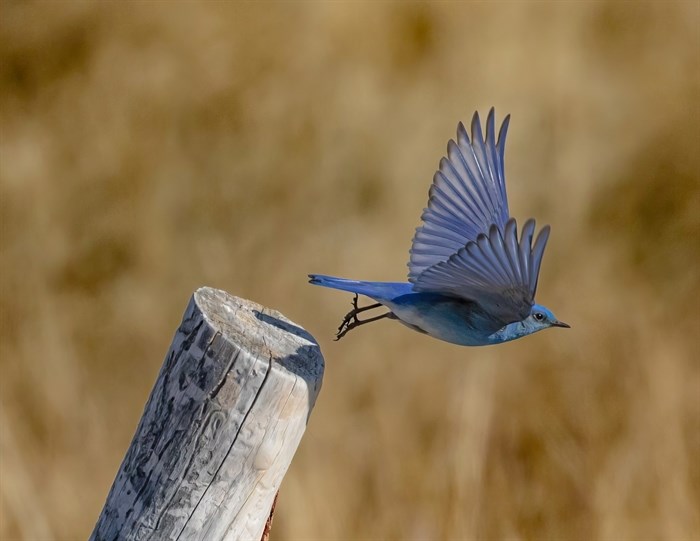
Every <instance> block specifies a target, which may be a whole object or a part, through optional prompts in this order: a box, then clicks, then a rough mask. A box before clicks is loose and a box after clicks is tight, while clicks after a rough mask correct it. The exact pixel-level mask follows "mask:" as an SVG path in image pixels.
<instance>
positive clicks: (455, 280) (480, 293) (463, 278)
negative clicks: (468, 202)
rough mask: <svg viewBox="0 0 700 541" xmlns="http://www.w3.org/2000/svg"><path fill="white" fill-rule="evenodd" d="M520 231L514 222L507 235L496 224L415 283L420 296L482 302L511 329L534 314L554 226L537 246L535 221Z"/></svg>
mask: <svg viewBox="0 0 700 541" xmlns="http://www.w3.org/2000/svg"><path fill="white" fill-rule="evenodd" d="M517 229H518V226H517V224H516V223H515V219H513V218H511V219H509V220H508V221H507V222H506V224H505V228H504V230H503V232H501V230H500V229H499V228H498V226H497V225H495V224H494V225H492V226H491V227H490V228H489V230H488V234H483V233H482V234H480V235H479V236H478V237H477V239H476V240H475V241H471V242H469V243H467V244H466V246H463V247H462V248H461V249H459V250H458V251H457V252H456V253H455V254H453V255H452V256H451V257H450V258H449V259H447V260H446V261H443V262H440V263H438V264H436V265H433V266H432V267H430V268H429V269H427V270H425V271H424V272H423V273H421V275H420V276H419V277H418V279H417V280H415V281H414V286H413V289H414V291H430V292H435V293H443V294H446V295H452V296H455V297H459V298H464V299H469V300H473V301H476V302H477V303H479V304H480V305H481V306H482V308H484V309H485V310H486V311H487V312H488V313H489V314H490V315H492V316H493V317H495V318H497V319H498V320H499V321H501V322H502V323H503V325H506V324H508V323H512V322H514V321H520V320H522V319H524V318H526V317H527V316H528V315H529V314H530V309H531V307H532V305H533V303H534V299H535V291H536V289H537V277H538V275H539V272H540V264H541V263H542V255H543V254H544V247H545V245H546V244H547V239H548V238H549V226H545V227H543V228H542V229H541V231H540V233H539V234H538V235H537V239H536V240H535V243H534V245H533V244H532V238H533V234H534V232H535V221H534V220H528V221H527V222H525V225H524V226H523V230H522V234H521V237H520V241H519V242H518V231H517Z"/></svg>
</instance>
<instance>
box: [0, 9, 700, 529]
mask: <svg viewBox="0 0 700 541" xmlns="http://www.w3.org/2000/svg"><path fill="white" fill-rule="evenodd" d="M699 6H700V4H699V3H698V2H696V1H692V2H645V3H631V2H624V3H623V2H613V1H599V2H590V3H586V2H575V3H573V2H572V3H565V2H561V3H547V2H536V3H526V2H499V3H461V4H456V3H440V4H417V3H408V4H391V3H321V2H306V3H299V4H291V3H274V4H272V3H264V4H256V3H245V4H229V3H208V4H195V3H177V4H166V3H161V2H141V3H129V4H120V3H116V2H114V3H92V2H77V1H76V2H49V3H37V2H14V1H10V0H5V1H3V2H2V4H1V5H0V9H1V10H2V13H1V17H0V40H1V44H2V48H1V52H0V85H1V86H0V92H1V99H2V102H1V109H0V123H1V124H0V125H1V130H2V131H1V139H0V152H1V164H0V173H1V174H0V180H1V183H0V211H1V218H2V231H1V233H2V235H1V244H0V265H1V267H0V269H1V278H0V286H1V293H0V314H1V318H2V319H1V322H0V323H1V324H0V340H1V342H0V354H1V355H0V369H1V376H0V377H1V380H0V385H1V389H0V390H1V393H0V407H1V409H0V452H1V455H0V459H1V461H0V476H1V477H0V483H1V485H0V495H1V497H2V499H1V501H0V538H2V539H3V540H5V539H7V540H11V539H26V540H50V539H58V540H74V539H85V538H86V537H87V535H88V534H89V532H90V531H91V528H92V526H93V525H94V521H95V520H96V518H97V516H98V513H99V511H100V509H101V507H102V504H103V502H104V498H105V497H106V494H107V491H108V489H109V487H110V485H111V482H112V480H113V477H114V474H115V472H116V470H117V468H118V466H119V463H120V461H121V459H122V457H123V454H124V452H125V450H126V448H127V446H128V444H129V442H130V439H131V436H132V434H133V431H134V428H135V426H136V424H137V422H138V419H139V417H140V414H141V411H142V408H143V405H144V403H145V400H146V398H147V396H148V393H149V391H150V389H151V386H152V383H153V381H154V379H155V376H156V374H157V371H158V369H159V367H160V365H161V362H162V357H163V355H164V354H165V352H166V349H167V347H168V345H169V343H170V339H171V337H172V334H173V333H174V331H175V329H176V327H177V325H178V323H179V320H180V317H181V315H182V312H183V310H184V308H185V307H186V305H187V301H188V298H189V296H190V295H191V293H192V292H193V290H194V289H195V288H197V287H198V286H201V285H211V286H216V287H219V288H223V289H226V290H228V291H230V292H232V293H234V294H236V295H240V296H243V297H248V298H251V299H254V300H256V301H258V302H261V303H263V304H266V305H269V306H271V307H274V308H276V309H279V310H281V311H282V312H283V313H285V314H286V315H287V316H289V317H290V318H292V319H293V320H295V321H296V322H298V323H300V324H301V325H303V326H305V327H306V328H307V329H308V330H310V331H311V332H312V333H314V334H315V335H316V337H317V338H318V339H319V341H320V344H321V346H322V349H323V351H324V353H325V356H326V360H327V371H326V376H325V382H324V388H323V390H322V392H321V396H320V399H319V401H318V403H317V406H316V409H315V411H314V414H313V416H312V418H311V422H310V425H309V429H308V431H307V435H306V437H305V439H304V441H303V442H302V446H301V448H300V451H299V452H298V454H297V457H296V458H295V462H294V463H293V465H292V467H291V469H290V471H289V474H288V475H287V477H286V479H285V483H284V485H283V488H282V492H281V495H280V501H279V505H278V507H277V514H276V517H275V524H274V527H273V536H274V537H275V539H277V540H282V539H290V540H291V539H317V540H326V539H329V540H330V539H336V540H341V539H407V540H423V539H465V540H466V539H469V540H471V539H484V540H493V539H553V540H568V539H572V540H573V539H581V540H587V539H599V540H611V541H616V540H630V541H636V540H656V539H664V540H671V541H682V540H691V539H699V538H700V533H699V532H700V511H699V510H700V464H699V458H698V457H700V361H699V358H700V344H699V340H700V338H699V334H700V309H699V304H698V303H699V301H700V239H699V236H700V178H699V176H700V174H699V169H700V158H699V150H698V149H699V148H700V132H699V130H700V128H699V126H700V117H699V116H700V115H699V114H698V107H699V104H700V100H699V97H700V94H699V90H700V63H699V54H698V51H699V50H700V9H699ZM491 105H495V106H496V110H497V114H498V118H499V119H500V118H502V116H503V115H504V114H505V113H507V112H510V113H512V114H513V121H512V123H511V130H510V134H509V145H508V151H507V158H506V159H507V176H508V182H509V193H510V202H511V212H512V213H513V214H514V215H515V216H516V217H518V218H519V219H520V220H523V219H525V218H527V217H529V216H535V217H537V218H538V219H539V221H540V223H550V224H551V225H552V226H553V227H552V229H553V235H552V238H551V240H550V245H549V247H548V253H547V255H546V256H545V261H544V266H543V274H542V279H541V281H540V290H539V292H538V300H539V301H540V302H542V303H544V304H547V305H548V306H550V307H551V308H552V309H553V310H554V311H555V313H556V314H557V315H558V316H560V317H561V318H562V319H564V320H565V321H567V322H570V323H571V324H572V325H573V329H572V330H571V331H567V332H564V331H557V330H552V331H548V332H544V333H540V334H538V335H536V336H533V337H530V338H527V339H525V340H521V341H517V342H515V343H511V344H507V345H503V346H499V347H494V348H476V349H473V348H472V349H470V348H459V347H456V346H451V345H449V344H443V343H440V342H437V341H434V340H431V339H428V338H426V337H424V336H421V335H419V334H417V333H412V332H410V331H408V330H407V329H405V328H403V327H402V326H400V325H397V324H396V323H392V322H380V323H377V324H375V325H372V326H368V327H365V328H363V329H361V330H359V331H356V332H353V333H351V334H350V335H349V336H348V337H347V338H346V339H344V340H343V341H341V342H339V343H333V342H332V341H331V339H332V336H333V332H334V330H335V327H336V325H337V324H338V323H339V321H340V318H341V317H342V315H343V314H345V312H346V310H347V309H348V307H349V300H350V298H349V295H344V294H341V293H335V292H331V291H326V290H321V289H318V288H313V287H311V286H308V285H307V284H306V280H305V276H306V273H307V272H323V273H328V274H336V275H340V276H350V277H356V278H365V279H378V280H382V279H383V280H400V279H402V278H403V277H404V276H405V270H406V269H405V267H404V264H405V261H406V259H407V251H408V248H409V244H410V239H411V236H412V232H413V228H414V227H416V226H417V225H418V217H419V215H420V211H421V209H422V207H423V206H424V204H425V201H426V194H427V189H428V185H429V182H430V179H431V178H432V173H433V171H434V170H435V168H436V167H437V163H438V160H439V158H440V156H441V155H443V153H444V150H445V145H446V142H447V139H448V138H449V137H452V136H453V134H454V129H455V126H456V123H457V121H458V120H465V121H466V120H469V118H470V117H471V114H472V112H473V111H474V110H475V109H478V110H480V111H481V112H482V114H485V113H486V111H487V109H488V107H490V106H491Z"/></svg>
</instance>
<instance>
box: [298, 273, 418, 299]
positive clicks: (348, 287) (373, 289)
mask: <svg viewBox="0 0 700 541" xmlns="http://www.w3.org/2000/svg"><path fill="white" fill-rule="evenodd" d="M309 283H310V284H314V285H316V286H323V287H330V288H332V289H340V290H341V291H349V292H350V293H359V294H360V295H365V296H366V297H370V298H372V299H375V300H377V301H379V302H381V301H383V300H384V301H388V300H392V299H395V298H396V297H400V296H401V295H405V294H407V293H411V291H412V285H411V284H409V283H402V282H363V281H360V280H346V279H345V278H336V277H335V276H324V275H323V274H309Z"/></svg>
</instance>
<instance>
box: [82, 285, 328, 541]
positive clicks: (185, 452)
mask: <svg viewBox="0 0 700 541" xmlns="http://www.w3.org/2000/svg"><path fill="white" fill-rule="evenodd" d="M323 368H324V362H323V356H322V355H321V351H320V349H319V347H318V344H317V343H316V341H315V340H314V338H313V337H312V336H311V335H310V334H309V333H307V332H306V331H305V330H304V329H302V328H301V327H298V326H297V325H295V324H294V323H292V322H291V321H289V320H287V319H286V318H285V317H284V316H282V315H281V314H279V313H277V312H274V311H272V310H269V309H267V308H263V307H262V306H259V305H257V304H255V303H252V302H250V301H246V300H243V299H239V298H236V297H233V296H231V295H229V294H227V293H225V292H223V291H219V290H216V289H211V288H202V289H199V290H197V291H196V292H195V294H194V295H193V297H192V299H191V301H190V304H189V306H188V307H187V311H186V312H185V315H184V317H183V320H182V323H181V324H180V328H179V329H178V331H177V333H176V334H175V338H174V339H173V342H172V345H171V346H170V351H168V354H167V355H166V357H165V362H164V363H163V367H162V368H161V371H160V374H159V376H158V380H157V381H156V383H155V386H154V387H153V390H152V391H151V396H150V397H149V399H148V402H147V404H146V408H145V410H144V412H143V417H142V418H141V422H140V423H139V426H138V428H137V430H136V434H135V435H134V439H133V441H132V442H131V447H129V450H128V452H127V453H126V457H125V458H124V461H123V462H122V465H121V467H120V469H119V472H118V473H117V477H116V479H115V480H114V484H113V485H112V488H111V490H110V492H109V496H108V497H107V502H106V503H105V506H104V509H103V510H102V514H101V515H100V518H99V520H98V522H97V525H96V526H95V529H94V531H93V532H92V536H91V537H90V539H91V540H94V541H98V540H99V541H103V540H104V541H113V540H132V539H133V540H145V539H151V540H160V539H168V540H170V539H172V540H175V539H178V540H187V541H190V540H205V539H206V540H212V541H217V540H243V541H245V540H252V541H258V540H259V539H260V538H261V535H262V532H263V528H264V527H265V523H266V521H267V519H268V517H269V516H270V508H271V507H272V504H273V501H274V499H275V495H276V493H277V490H278V489H279V486H280V483H281V482H282V477H284V474H285V473H286V471H287V468H288V467H289V464H290V462H291V460H292V456H293V455H294V452H295V450H296V448H297V446H298V444H299V442H300V441H301V437H302V434H303V433H304V429H305V428H306V423H307V420H308V417H309V414H310V413H311V409H312V408H313V406H314V402H315V400H316V396H317V395H318V392H319V390H320V388H321V381H322V379H323Z"/></svg>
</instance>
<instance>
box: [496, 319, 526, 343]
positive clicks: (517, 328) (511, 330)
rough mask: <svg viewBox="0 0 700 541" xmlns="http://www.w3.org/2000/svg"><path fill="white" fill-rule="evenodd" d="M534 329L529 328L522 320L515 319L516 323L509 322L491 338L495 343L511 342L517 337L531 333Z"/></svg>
mask: <svg viewBox="0 0 700 541" xmlns="http://www.w3.org/2000/svg"><path fill="white" fill-rule="evenodd" d="M531 332H532V331H530V330H528V329H527V327H525V325H524V324H523V322H522V321H515V322H514V323H509V324H508V325H506V326H505V327H502V328H500V329H499V330H497V331H496V332H495V333H493V334H492V335H491V336H489V338H490V339H491V342H492V343H493V344H500V343H502V342H510V341H511V340H515V339H516V338H521V337H522V336H526V335H528V334H530V333H531Z"/></svg>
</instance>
